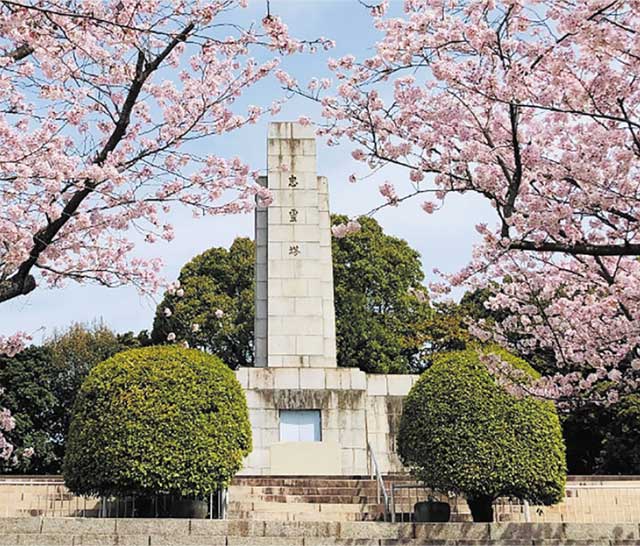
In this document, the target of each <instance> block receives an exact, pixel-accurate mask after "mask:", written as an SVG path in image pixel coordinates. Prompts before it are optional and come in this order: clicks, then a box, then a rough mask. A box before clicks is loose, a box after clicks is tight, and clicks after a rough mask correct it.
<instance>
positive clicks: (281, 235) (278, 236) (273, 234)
mask: <svg viewBox="0 0 640 546" xmlns="http://www.w3.org/2000/svg"><path fill="white" fill-rule="evenodd" d="M295 240H296V238H295V235H294V230H293V226H292V225H288V224H285V225H283V224H273V225H270V226H269V241H270V242H271V241H276V242H289V241H295Z"/></svg>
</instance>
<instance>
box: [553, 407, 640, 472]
mask: <svg viewBox="0 0 640 546" xmlns="http://www.w3.org/2000/svg"><path fill="white" fill-rule="evenodd" d="M562 426H563V432H564V437H565V441H566V443H567V465H568V467H569V472H570V473H571V474H640V395H638V394H627V395H623V396H621V397H620V401H619V402H617V403H616V404H613V405H611V406H604V407H603V406H602V405H598V406H595V405H594V404H584V405H582V406H579V407H577V408H574V409H572V411H571V413H569V414H568V415H566V416H565V417H564V419H563V423H562Z"/></svg>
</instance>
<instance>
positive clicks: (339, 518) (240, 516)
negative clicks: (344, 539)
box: [229, 510, 376, 522]
mask: <svg viewBox="0 0 640 546" xmlns="http://www.w3.org/2000/svg"><path fill="white" fill-rule="evenodd" d="M229 519H230V520H250V521H287V522H290V521H308V522H314V521H327V522H329V521H333V522H345V521H374V520H375V519H376V518H375V516H373V515H369V514H359V513H354V512H350V513H349V512H256V511H253V510H251V511H248V512H240V511H234V512H231V513H229Z"/></svg>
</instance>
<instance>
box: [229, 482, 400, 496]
mask: <svg viewBox="0 0 640 546" xmlns="http://www.w3.org/2000/svg"><path fill="white" fill-rule="evenodd" d="M229 491H230V492H238V493H251V494H259V495H285V494H286V495H353V494H354V492H356V493H355V494H358V495H361V494H370V493H373V494H375V493H376V491H377V486H376V484H371V485H370V486H367V487H298V486H284V485H280V486H256V485H254V486H251V485H232V486H231V487H230V488H229ZM400 491H404V490H400Z"/></svg>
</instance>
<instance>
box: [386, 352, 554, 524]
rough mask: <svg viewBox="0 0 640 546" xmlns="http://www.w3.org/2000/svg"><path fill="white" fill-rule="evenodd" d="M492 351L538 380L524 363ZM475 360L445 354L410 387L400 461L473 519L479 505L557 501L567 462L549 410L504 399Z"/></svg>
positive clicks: (476, 355) (543, 404)
mask: <svg viewBox="0 0 640 546" xmlns="http://www.w3.org/2000/svg"><path fill="white" fill-rule="evenodd" d="M491 352H494V353H496V352H497V353H498V355H499V356H500V357H501V358H502V359H503V360H506V361H507V362H509V363H510V364H511V365H512V366H515V367H517V368H519V369H520V370H523V371H525V372H527V374H528V375H529V376H531V377H532V378H533V377H535V376H536V375H537V374H536V372H535V371H534V370H533V369H532V368H531V367H530V366H529V365H528V364H527V363H526V362H524V361H523V360H521V359H518V358H516V357H514V356H513V355H510V354H508V353H506V352H504V351H501V350H496V349H493V350H492V351H491ZM480 356H481V351H480V350H478V349H469V350H465V351H455V352H450V353H445V354H442V355H440V356H439V357H437V358H436V359H435V360H434V364H433V365H432V366H431V367H430V368H429V369H428V370H427V371H426V372H424V373H423V374H422V376H421V377H420V379H419V380H418V381H417V382H416V383H415V385H414V386H413V388H412V389H411V391H410V393H409V395H408V396H407V398H406V400H405V402H404V409H403V415H402V419H401V424H400V430H399V435H398V452H399V455H400V458H401V460H402V461H403V462H404V464H405V465H407V466H409V467H410V468H411V471H412V473H413V474H414V475H415V476H416V477H417V478H418V479H419V480H420V481H421V482H423V483H424V484H425V485H426V486H427V487H429V488H431V489H433V490H436V491H439V492H445V493H446V492H452V493H456V494H462V495H464V496H465V497H466V498H467V500H469V501H470V502H469V504H470V506H471V507H472V512H474V506H472V505H473V504H474V503H476V504H477V502H476V501H478V502H479V503H480V504H483V503H484V504H485V505H486V504H487V503H488V505H489V506H488V509H489V510H490V505H491V502H492V501H493V500H494V499H496V498H497V497H500V496H509V497H514V498H519V499H526V500H528V501H530V502H531V503H533V504H542V505H549V504H553V503H556V502H558V501H559V500H560V499H561V498H562V496H563V493H564V485H565V481H566V463H565V447H564V443H563V439H562V431H561V427H560V421H559V419H558V414H557V412H556V410H555V407H554V404H553V403H552V402H550V401H545V400H540V399H536V398H533V397H530V396H525V397H520V398H518V397H516V396H514V395H512V394H510V393H508V392H507V391H506V390H505V389H504V387H502V386H500V385H499V384H498V382H497V381H496V378H495V377H494V376H493V375H492V374H491V373H490V371H489V370H488V368H487V367H486V365H485V363H484V362H483V361H482V360H481V358H480ZM476 508H477V506H476ZM486 508H487V506H485V509H486ZM476 516H478V517H480V518H482V517H483V516H482V515H479V514H474V519H477V518H476Z"/></svg>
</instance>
